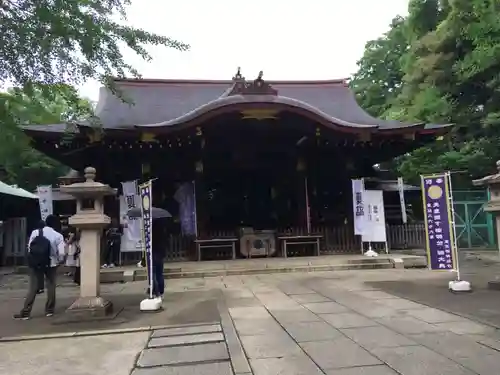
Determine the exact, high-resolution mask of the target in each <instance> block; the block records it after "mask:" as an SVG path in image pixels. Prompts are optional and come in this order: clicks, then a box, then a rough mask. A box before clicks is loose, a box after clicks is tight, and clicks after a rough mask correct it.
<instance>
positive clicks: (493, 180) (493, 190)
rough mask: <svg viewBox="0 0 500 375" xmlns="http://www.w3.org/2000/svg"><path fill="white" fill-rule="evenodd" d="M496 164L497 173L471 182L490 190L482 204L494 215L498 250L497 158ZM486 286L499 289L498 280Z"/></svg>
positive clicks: (499, 193)
mask: <svg viewBox="0 0 500 375" xmlns="http://www.w3.org/2000/svg"><path fill="white" fill-rule="evenodd" d="M496 164H497V170H498V173H495V174H492V175H490V176H486V177H483V178H481V179H479V180H474V181H472V183H473V184H474V186H486V187H488V189H489V191H490V194H489V195H490V199H489V201H488V203H486V204H485V205H484V207H483V209H484V210H485V211H486V212H489V213H491V214H492V215H494V216H495V224H496V228H497V229H496V230H497V242H498V245H497V246H498V249H499V251H500V160H498V161H497V163H496ZM488 286H489V287H490V288H491V289H497V290H500V280H494V281H490V282H489V283H488Z"/></svg>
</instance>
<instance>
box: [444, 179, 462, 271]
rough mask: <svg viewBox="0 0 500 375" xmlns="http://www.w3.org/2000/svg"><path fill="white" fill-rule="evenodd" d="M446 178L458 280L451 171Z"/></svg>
mask: <svg viewBox="0 0 500 375" xmlns="http://www.w3.org/2000/svg"><path fill="white" fill-rule="evenodd" d="M446 178H447V179H448V189H449V190H450V191H449V194H448V195H449V200H450V203H449V204H450V211H451V227H452V228H453V233H452V235H453V240H452V246H453V252H454V254H455V259H456V265H457V270H456V271H457V281H460V259H459V257H458V245H457V228H456V227H455V207H454V205H453V189H452V185H451V173H450V172H446Z"/></svg>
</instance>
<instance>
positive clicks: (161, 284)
mask: <svg viewBox="0 0 500 375" xmlns="http://www.w3.org/2000/svg"><path fill="white" fill-rule="evenodd" d="M166 236H167V235H166V233H165V226H164V225H163V224H162V222H161V220H156V221H153V248H152V258H153V265H152V266H153V267H152V270H153V296H154V297H161V298H163V294H164V293H165V279H164V277H163V262H164V261H165V257H166V253H167V247H166V242H167V241H166Z"/></svg>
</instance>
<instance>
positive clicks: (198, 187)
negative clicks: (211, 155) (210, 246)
mask: <svg viewBox="0 0 500 375" xmlns="http://www.w3.org/2000/svg"><path fill="white" fill-rule="evenodd" d="M205 190H206V189H205V180H204V178H203V162H202V161H201V160H200V161H197V162H196V163H195V178H194V191H195V212H196V228H197V235H198V236H200V235H201V234H202V233H205V230H206V204H205V198H206V194H205Z"/></svg>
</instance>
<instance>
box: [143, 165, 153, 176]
mask: <svg viewBox="0 0 500 375" xmlns="http://www.w3.org/2000/svg"><path fill="white" fill-rule="evenodd" d="M141 170H142V175H147V174H149V173H151V165H150V164H149V163H143V164H142V165H141Z"/></svg>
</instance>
